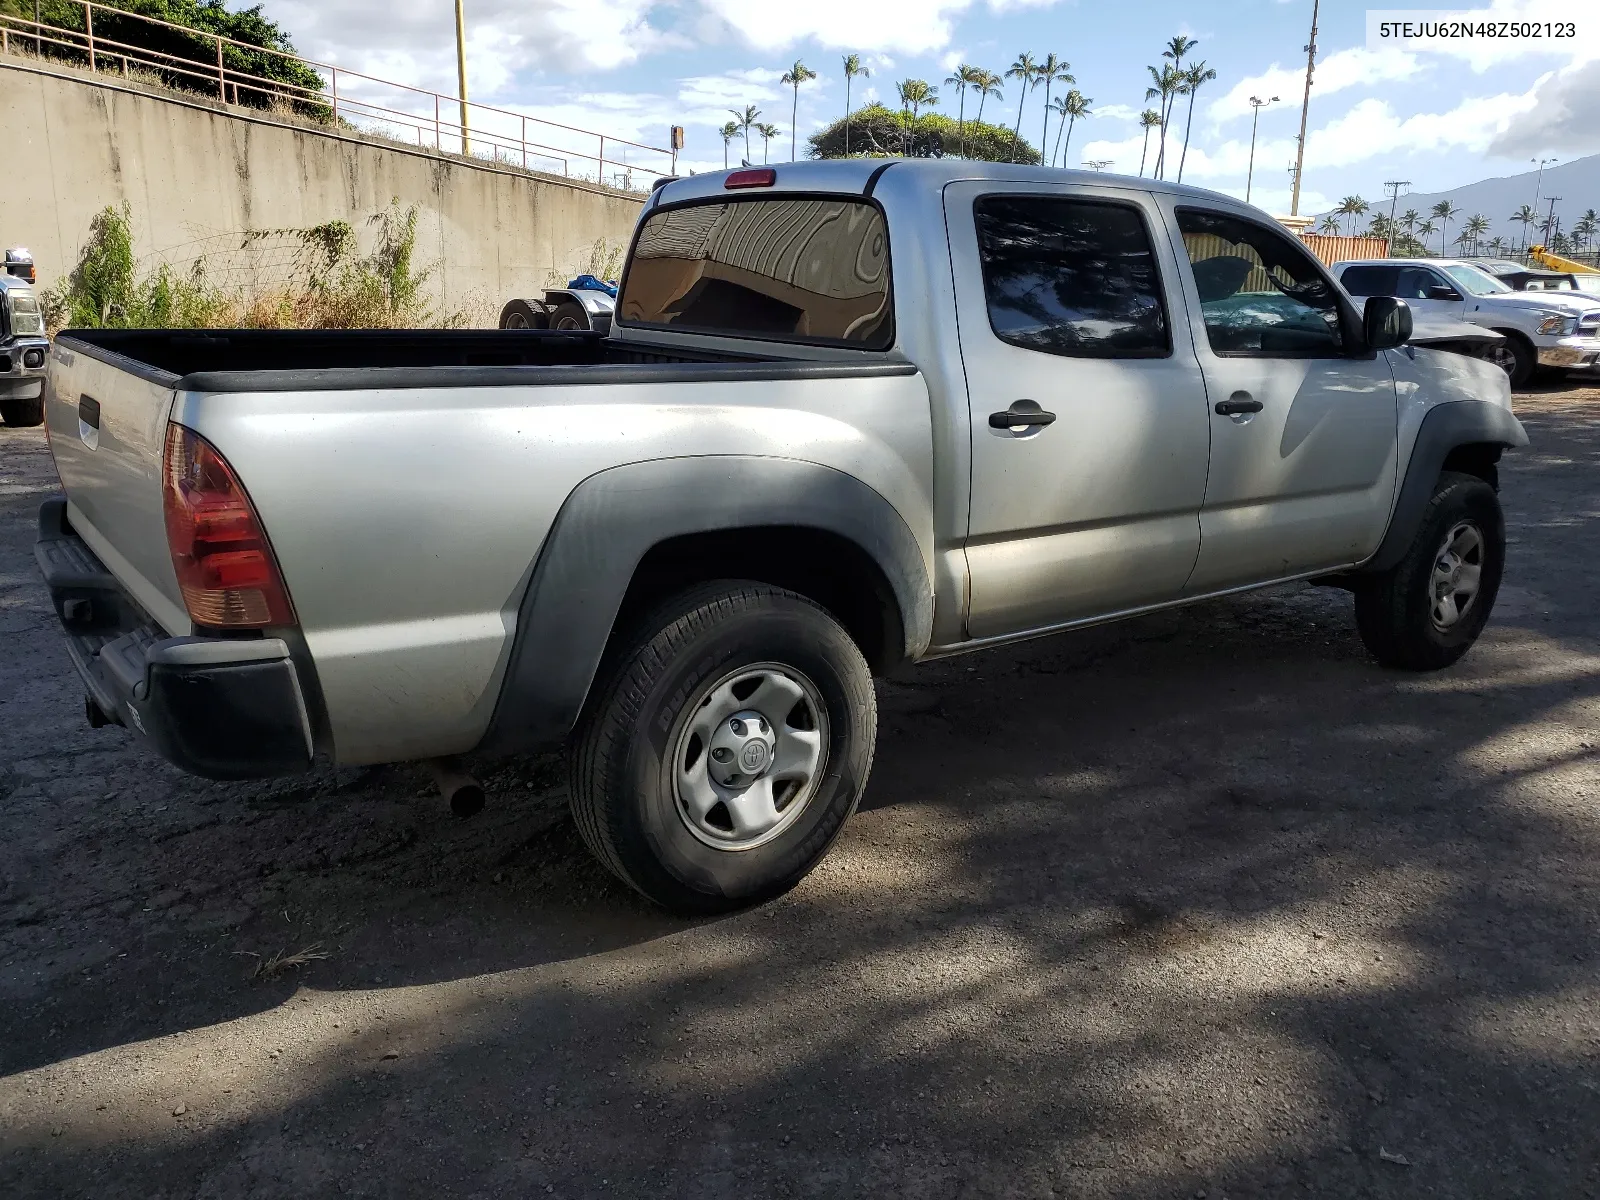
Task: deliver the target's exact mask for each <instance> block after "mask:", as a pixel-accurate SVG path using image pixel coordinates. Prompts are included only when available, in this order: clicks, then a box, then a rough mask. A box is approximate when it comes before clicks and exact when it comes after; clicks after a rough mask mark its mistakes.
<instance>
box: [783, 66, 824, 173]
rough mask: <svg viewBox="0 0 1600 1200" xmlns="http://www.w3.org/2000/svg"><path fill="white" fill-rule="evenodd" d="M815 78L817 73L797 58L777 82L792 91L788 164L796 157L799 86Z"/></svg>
mask: <svg viewBox="0 0 1600 1200" xmlns="http://www.w3.org/2000/svg"><path fill="white" fill-rule="evenodd" d="M816 77H817V73H816V72H815V71H813V70H812V69H811V68H810V67H808V66H806V65H805V63H803V62H801V61H800V60H799V59H798V58H797V59H795V60H794V66H792V67H790V68H789V69H788V70H787V71H785V72H784V73H783V78H782V79H780V80H778V82H779V83H781V84H783V86H784V87H792V88H793V89H794V105H793V107H791V108H790V109H789V161H790V162H795V161H797V160H796V157H795V155H796V148H795V147H796V144H797V136H798V135H797V130H798V129H799V128H800V85H801V84H802V83H806V82H808V81H809V80H812V79H815V78H816Z"/></svg>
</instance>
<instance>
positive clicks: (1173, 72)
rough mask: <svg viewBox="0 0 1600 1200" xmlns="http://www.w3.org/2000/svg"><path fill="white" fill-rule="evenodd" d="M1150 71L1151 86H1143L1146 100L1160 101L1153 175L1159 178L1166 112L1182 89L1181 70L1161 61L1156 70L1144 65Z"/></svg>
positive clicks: (1164, 142)
mask: <svg viewBox="0 0 1600 1200" xmlns="http://www.w3.org/2000/svg"><path fill="white" fill-rule="evenodd" d="M1145 70H1147V71H1149V72H1150V79H1151V80H1152V82H1153V83H1154V86H1153V87H1148V88H1145V90H1144V98H1145V99H1146V100H1156V99H1159V100H1160V101H1161V111H1160V112H1159V113H1157V114H1156V115H1157V116H1159V117H1160V118H1161V145H1160V146H1159V147H1158V148H1157V150H1156V169H1155V177H1156V178H1157V179H1160V178H1161V168H1162V165H1163V163H1164V162H1165V160H1166V150H1167V113H1168V112H1169V111H1170V110H1171V108H1172V101H1173V100H1174V98H1176V97H1177V96H1178V95H1179V94H1181V92H1182V91H1183V72H1182V71H1179V70H1178V68H1177V67H1175V66H1173V65H1172V64H1171V63H1163V64H1162V65H1161V69H1160V70H1159V71H1158V70H1156V69H1155V68H1154V67H1146V68H1145Z"/></svg>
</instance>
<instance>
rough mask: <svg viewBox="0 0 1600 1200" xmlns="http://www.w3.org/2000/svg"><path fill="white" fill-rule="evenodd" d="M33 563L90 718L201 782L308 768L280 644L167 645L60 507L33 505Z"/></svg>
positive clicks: (191, 640)
mask: <svg viewBox="0 0 1600 1200" xmlns="http://www.w3.org/2000/svg"><path fill="white" fill-rule="evenodd" d="M34 558H35V560H36V561H37V562H38V564H39V569H40V571H41V572H42V573H43V575H44V579H45V584H46V585H47V586H48V587H49V589H50V597H51V600H52V602H53V603H54V605H55V609H56V615H57V616H58V617H59V618H60V620H61V624H62V628H63V630H64V632H65V633H66V636H67V653H68V654H69V655H70V656H71V658H72V664H73V666H75V667H76V668H77V670H78V674H79V675H80V676H82V678H83V684H84V687H85V689H86V690H87V692H88V698H89V702H90V704H91V705H92V708H91V709H90V718H91V720H93V719H94V718H95V716H96V714H97V712H98V715H99V716H100V717H102V718H103V719H104V721H107V722H110V723H115V724H120V725H126V726H128V727H129V728H132V729H136V730H138V731H139V732H140V733H142V734H144V735H145V736H146V737H148V738H149V739H150V741H151V742H152V743H153V744H154V745H155V747H156V749H157V750H158V751H160V753H161V754H162V756H163V757H165V758H166V759H168V760H169V761H170V762H172V763H174V764H175V765H177V766H179V767H181V768H182V769H183V770H185V771H188V772H190V773H192V774H195V775H202V776H205V777H206V778H208V779H254V778H260V777H264V776H271V775H293V774H297V773H299V772H301V771H305V770H307V769H309V768H310V766H311V758H312V740H311V722H310V719H309V716H308V714H307V712H306V704H305V697H304V695H303V693H302V692H301V689H300V678H299V675H298V673H297V672H296V670H295V665H294V662H293V660H292V659H291V658H290V655H289V647H288V645H287V644H286V643H284V642H283V641H282V640H281V639H278V638H205V637H177V638H174V637H167V636H166V634H165V633H164V632H163V631H162V630H161V629H159V628H158V627H157V626H156V625H155V624H154V623H153V622H152V621H150V620H149V618H148V617H146V616H145V615H144V614H143V613H142V612H140V611H139V609H138V607H137V606H136V605H135V604H133V603H132V602H131V601H130V600H129V599H128V597H127V596H126V595H125V594H124V593H123V592H122V589H121V588H120V586H119V585H118V584H117V582H116V580H115V578H113V577H112V575H111V573H110V572H109V571H107V570H106V568H105V566H104V565H103V564H102V563H101V562H100V560H99V559H98V558H96V557H95V555H94V552H93V551H91V550H90V549H89V547H88V546H87V545H86V544H85V543H84V541H83V540H82V539H81V538H79V537H78V536H77V535H76V534H74V533H73V532H72V530H71V527H70V525H69V524H68V523H67V517H66V502H65V501H64V500H59V499H57V500H50V501H47V502H46V503H45V504H44V506H43V507H42V508H40V510H39V540H38V541H37V542H36V543H35V544H34Z"/></svg>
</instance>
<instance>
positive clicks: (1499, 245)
mask: <svg viewBox="0 0 1600 1200" xmlns="http://www.w3.org/2000/svg"><path fill="white" fill-rule="evenodd" d="M1505 252H1506V240H1505V238H1503V237H1501V236H1500V235H1499V234H1498V233H1497V234H1495V235H1494V236H1493V237H1492V238H1490V239H1489V253H1491V254H1494V255H1501V254H1504V253H1505Z"/></svg>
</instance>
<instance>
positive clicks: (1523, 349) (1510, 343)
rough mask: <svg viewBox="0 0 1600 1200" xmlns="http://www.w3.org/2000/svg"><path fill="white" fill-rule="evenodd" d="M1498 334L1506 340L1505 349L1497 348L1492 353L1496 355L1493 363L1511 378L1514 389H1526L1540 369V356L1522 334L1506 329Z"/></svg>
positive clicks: (1498, 331)
mask: <svg viewBox="0 0 1600 1200" xmlns="http://www.w3.org/2000/svg"><path fill="white" fill-rule="evenodd" d="M1496 332H1497V333H1501V334H1503V335H1504V336H1505V339H1506V340H1505V346H1504V347H1503V348H1500V347H1497V348H1496V349H1495V350H1494V351H1492V352H1491V353H1493V354H1495V355H1496V358H1495V359H1494V360H1492V361H1494V362H1495V365H1496V366H1498V367H1499V368H1500V369H1501V370H1502V371H1504V372H1505V373H1506V375H1507V376H1509V377H1510V379H1511V386H1512V387H1514V388H1519V387H1526V386H1527V384H1528V382H1529V381H1530V380H1532V379H1533V374H1534V372H1535V371H1537V370H1538V369H1539V356H1538V354H1537V353H1536V352H1535V351H1534V349H1533V347H1532V346H1531V345H1530V344H1529V343H1528V342H1527V341H1526V340H1524V339H1523V337H1522V335H1521V334H1518V333H1514V332H1512V331H1510V330H1506V329H1500V330H1496Z"/></svg>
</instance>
